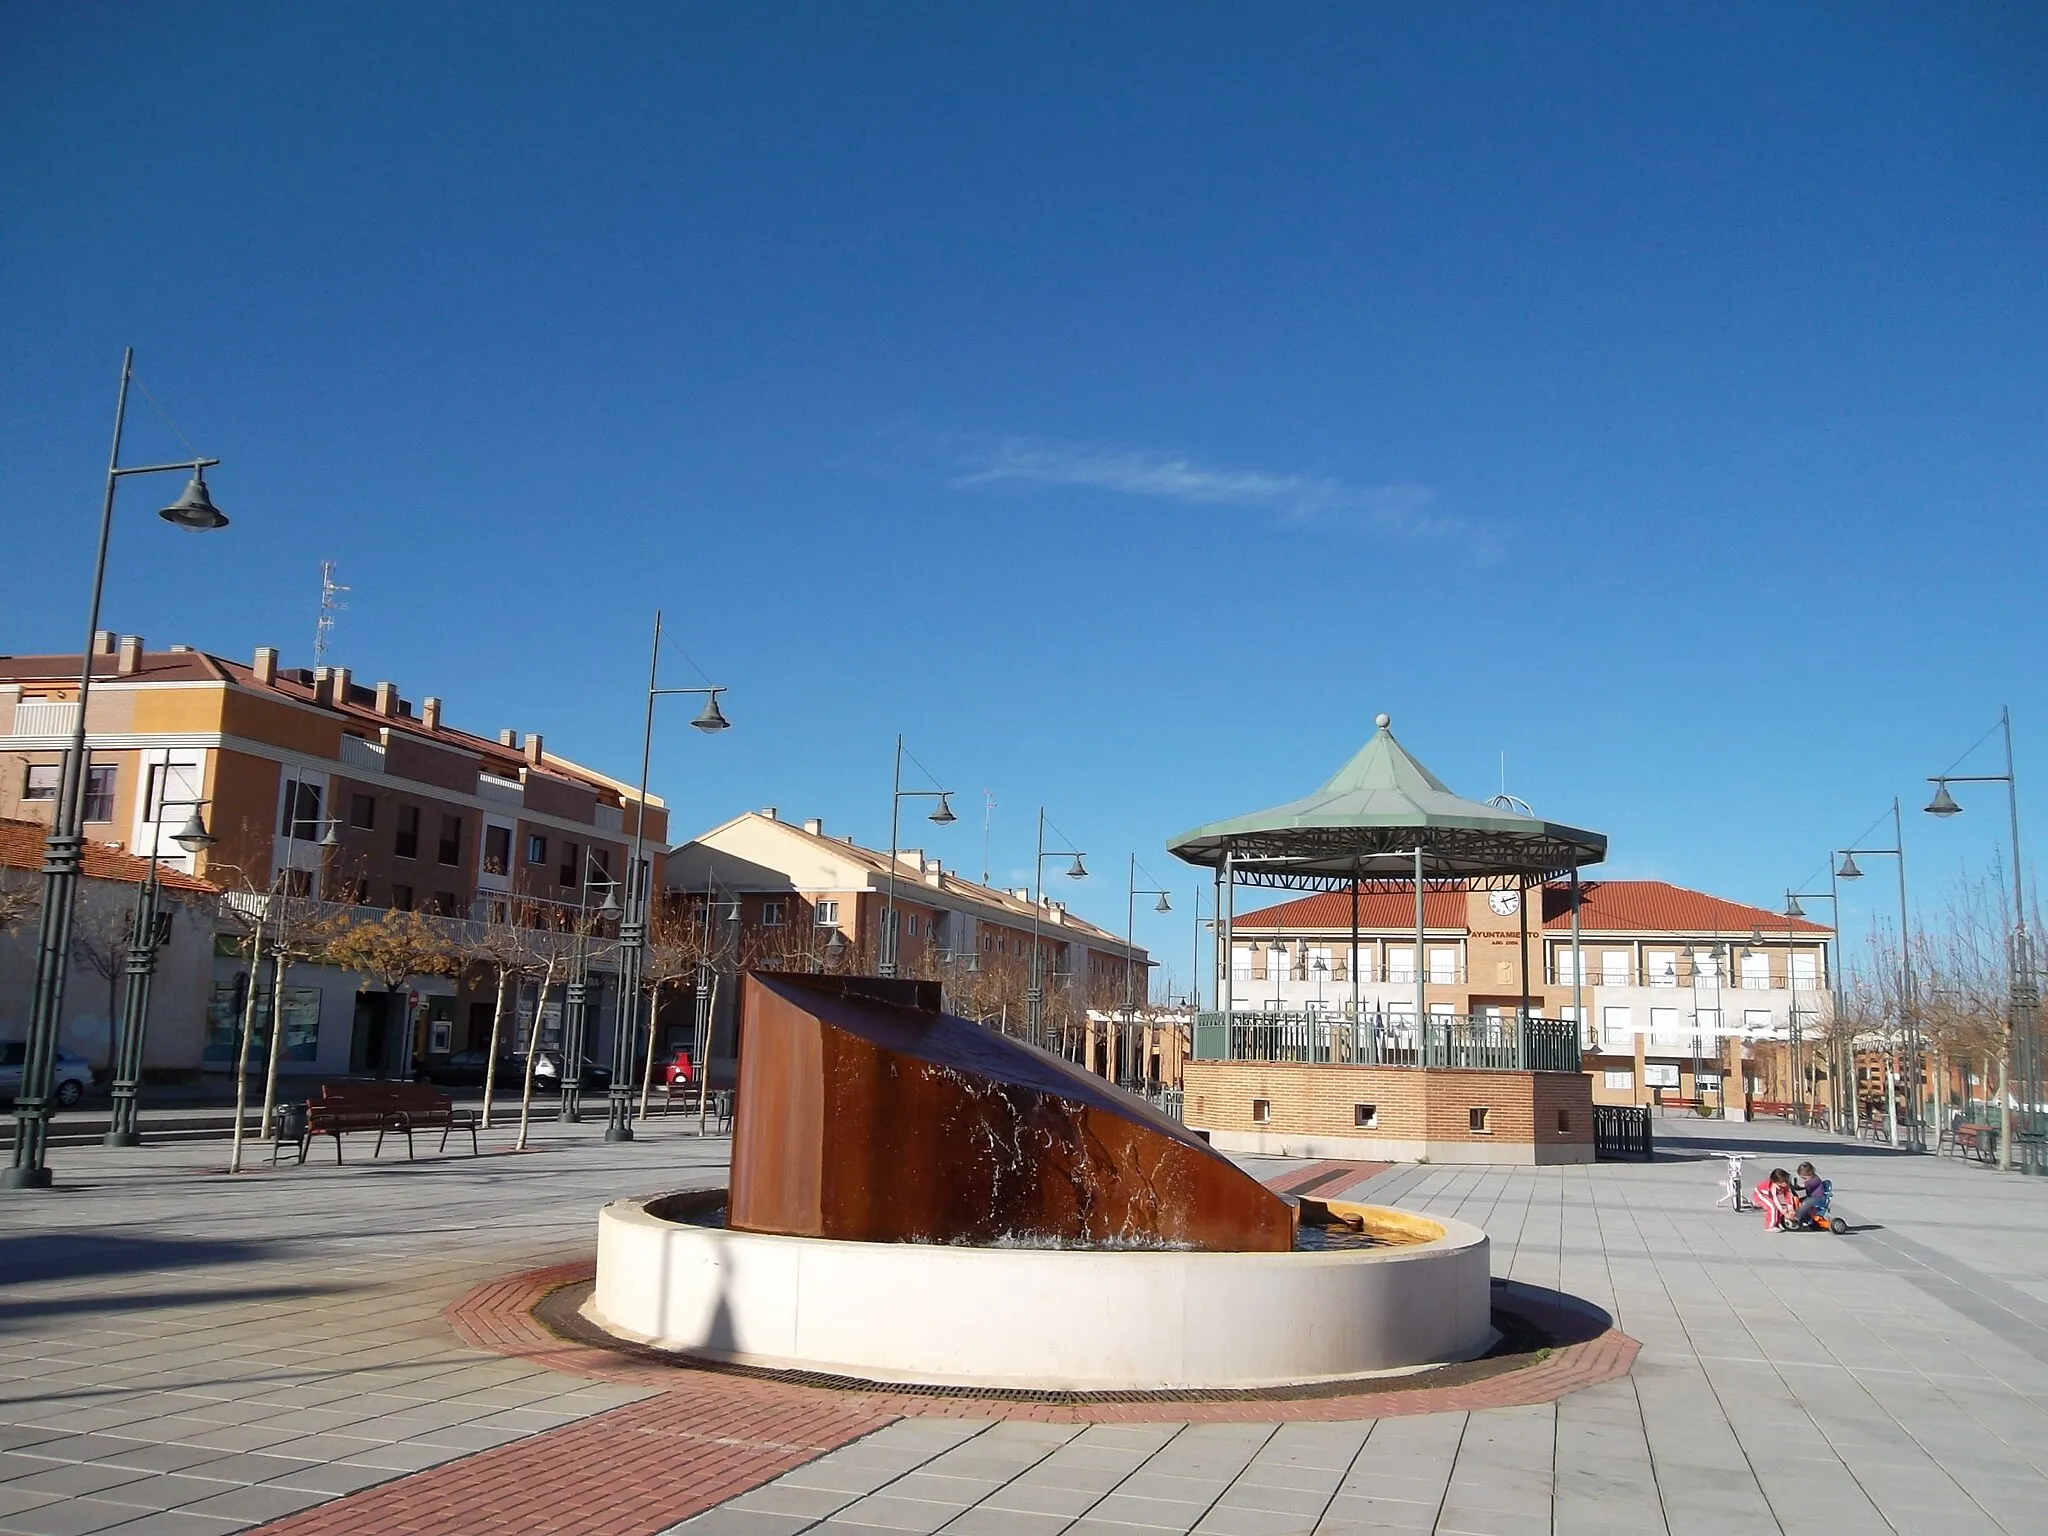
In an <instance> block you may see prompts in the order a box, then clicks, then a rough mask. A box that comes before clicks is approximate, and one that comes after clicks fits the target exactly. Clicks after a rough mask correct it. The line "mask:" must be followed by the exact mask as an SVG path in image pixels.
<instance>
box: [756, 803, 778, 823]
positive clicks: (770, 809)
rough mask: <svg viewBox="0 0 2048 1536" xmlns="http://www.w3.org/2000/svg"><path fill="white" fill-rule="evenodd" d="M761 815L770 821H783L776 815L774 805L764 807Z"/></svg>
mask: <svg viewBox="0 0 2048 1536" xmlns="http://www.w3.org/2000/svg"><path fill="white" fill-rule="evenodd" d="M761 814H762V815H763V816H765V817H766V818H767V819H768V820H770V821H780V820H781V819H782V818H781V817H780V816H778V815H776V814H775V807H774V806H772V805H764V806H762V807H761Z"/></svg>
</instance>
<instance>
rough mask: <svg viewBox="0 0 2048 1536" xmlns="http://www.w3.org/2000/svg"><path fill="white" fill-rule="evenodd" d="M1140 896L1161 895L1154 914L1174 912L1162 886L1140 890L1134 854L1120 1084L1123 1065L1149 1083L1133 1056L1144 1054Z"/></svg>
mask: <svg viewBox="0 0 2048 1536" xmlns="http://www.w3.org/2000/svg"><path fill="white" fill-rule="evenodd" d="M1145 873H1146V874H1148V875H1149V874H1151V873H1152V872H1151V871H1150V870H1149V869H1148V870H1146V871H1145ZM1140 896H1157V897H1158V898H1159V899H1158V900H1157V901H1155V902H1154V903H1153V904H1152V910H1153V911H1154V912H1171V911H1172V910H1173V903H1172V902H1171V901H1169V900H1168V899H1167V895H1166V892H1165V890H1163V889H1162V888H1161V887H1159V886H1156V885H1155V886H1149V887H1145V888H1142V889H1141V888H1140V887H1139V885H1138V856H1137V855H1136V854H1135V853H1134V854H1132V855H1131V872H1130V878H1129V879H1128V880H1127V881H1126V882H1125V884H1124V1017H1123V1038H1122V1039H1121V1040H1119V1041H1118V1042H1117V1065H1118V1068H1119V1070H1118V1072H1117V1081H1118V1083H1119V1084H1122V1083H1123V1080H1124V1078H1123V1073H1122V1071H1121V1070H1120V1069H1121V1067H1123V1066H1130V1067H1131V1068H1132V1071H1131V1074H1130V1076H1131V1079H1132V1081H1133V1082H1135V1083H1139V1084H1142V1083H1143V1082H1144V1080H1145V1073H1144V1070H1143V1068H1142V1066H1141V1065H1139V1064H1137V1063H1135V1062H1134V1061H1133V1060H1132V1057H1133V1056H1135V1055H1138V1054H1142V1053H1141V1052H1135V1051H1133V1049H1132V1046H1131V1040H1132V1038H1133V1036H1134V1035H1135V1034H1136V1032H1137V1025H1138V1005H1137V1002H1136V1000H1135V995H1134V994H1135V991H1136V988H1135V980H1136V978H1135V977H1134V976H1133V975H1132V973H1133V972H1134V971H1135V970H1136V969H1137V949H1138V946H1137V935H1136V925H1135V918H1136V913H1137V909H1138V898H1139V897H1140ZM1148 992H1149V989H1148ZM1148 1001H1149V997H1148Z"/></svg>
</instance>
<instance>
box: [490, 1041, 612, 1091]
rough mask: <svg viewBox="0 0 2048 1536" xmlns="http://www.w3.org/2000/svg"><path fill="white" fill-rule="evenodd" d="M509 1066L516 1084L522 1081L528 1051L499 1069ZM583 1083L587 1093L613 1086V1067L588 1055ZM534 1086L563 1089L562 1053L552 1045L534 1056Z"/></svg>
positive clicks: (545, 1088) (552, 1089)
mask: <svg viewBox="0 0 2048 1536" xmlns="http://www.w3.org/2000/svg"><path fill="white" fill-rule="evenodd" d="M508 1068H509V1070H510V1071H511V1073H512V1082H513V1083H514V1084H515V1085H516V1084H518V1083H519V1082H521V1081H522V1080H523V1079H524V1078H525V1076H526V1053H525V1052H524V1051H521V1052H520V1053H518V1054H517V1055H515V1056H513V1057H511V1058H510V1060H509V1061H508V1063H507V1065H506V1067H501V1068H500V1069H499V1070H500V1071H505V1070H507V1069H508ZM582 1085H583V1091H584V1092H585V1093H589V1092H592V1091H593V1090H603V1089H606V1088H609V1087H611V1085H612V1069H611V1068H610V1067H608V1066H604V1065H602V1064H601V1063H599V1062H595V1061H591V1060H590V1059H588V1058H587V1057H586V1058H585V1059H584V1062H583V1077H582ZM533 1086H534V1087H535V1088H536V1089H540V1090H544V1091H546V1092H548V1093H559V1092H560V1091H561V1087H562V1053H561V1052H560V1051H558V1050H555V1049H553V1048H551V1047H548V1048H543V1049H542V1050H541V1052H540V1054H539V1055H538V1056H536V1057H535V1058H534V1062H533Z"/></svg>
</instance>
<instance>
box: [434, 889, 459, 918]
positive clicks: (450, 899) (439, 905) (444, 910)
mask: <svg viewBox="0 0 2048 1536" xmlns="http://www.w3.org/2000/svg"><path fill="white" fill-rule="evenodd" d="M434 911H435V912H436V913H437V914H438V915H439V916H442V917H453V916H454V915H455V893H454V892H453V891H436V892H434Z"/></svg>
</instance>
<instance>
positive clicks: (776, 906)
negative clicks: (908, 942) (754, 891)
mask: <svg viewBox="0 0 2048 1536" xmlns="http://www.w3.org/2000/svg"><path fill="white" fill-rule="evenodd" d="M761 926H762V927H763V928H780V927H781V926H782V903H781V902H779V901H764V902H762V903H761ZM982 942H983V943H984V944H986V943H987V942H988V941H987V940H986V939H984V940H982Z"/></svg>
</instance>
